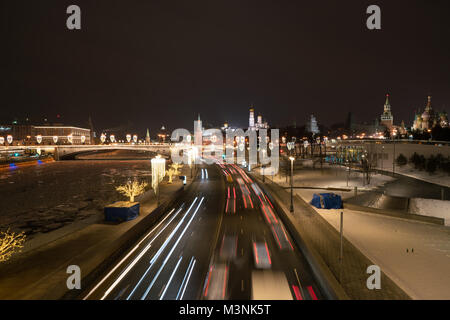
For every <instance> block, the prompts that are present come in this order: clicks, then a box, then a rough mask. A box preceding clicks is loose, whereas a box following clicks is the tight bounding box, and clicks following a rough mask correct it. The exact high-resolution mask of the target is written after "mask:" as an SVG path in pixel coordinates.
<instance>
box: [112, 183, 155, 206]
mask: <svg viewBox="0 0 450 320" xmlns="http://www.w3.org/2000/svg"><path fill="white" fill-rule="evenodd" d="M147 185H148V183H147V182H142V183H139V182H137V181H133V182H131V181H128V182H127V184H124V185H122V186H119V187H117V188H116V190H117V191H119V192H120V193H122V194H123V195H124V196H127V197H129V198H130V200H129V201H130V202H134V197H137V196H139V195H141V194H142V193H144V191H145V187H147Z"/></svg>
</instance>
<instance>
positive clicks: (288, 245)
mask: <svg viewBox="0 0 450 320" xmlns="http://www.w3.org/2000/svg"><path fill="white" fill-rule="evenodd" d="M220 169H221V172H222V174H223V175H224V177H225V181H226V184H227V185H226V188H225V195H224V197H225V198H226V199H225V203H226V205H225V207H226V208H225V211H224V218H223V221H222V226H221V230H220V234H219V242H218V243H217V246H216V248H215V250H214V256H213V260H214V261H213V263H212V265H221V264H222V265H223V264H225V265H226V267H227V270H228V282H227V287H226V290H224V292H225V294H224V295H223V298H224V299H243V300H250V299H252V290H251V273H252V271H253V270H257V269H258V268H257V267H256V262H255V260H256V258H255V253H254V252H255V249H254V247H255V244H258V243H261V244H264V243H265V244H267V247H266V248H267V251H268V252H269V256H270V264H271V266H270V267H269V269H270V270H272V271H275V272H277V273H283V274H284V275H285V276H286V278H287V281H288V283H289V287H290V290H291V295H292V299H295V300H309V299H312V300H315V299H322V297H323V295H322V294H321V292H320V290H319V287H318V286H317V284H316V283H315V281H314V279H313V278H312V276H311V271H310V269H309V266H308V265H307V262H306V260H305V259H304V257H303V255H302V254H301V252H300V251H299V250H298V249H297V247H296V245H295V243H294V242H293V241H292V239H291V237H290V236H289V234H288V232H287V230H286V229H285V227H284V225H283V223H282V222H281V221H280V218H279V216H278V214H277V212H276V210H275V208H274V207H273V204H272V203H271V202H270V200H269V198H268V197H267V195H266V194H264V192H263V191H262V189H261V188H260V187H259V186H258V184H256V183H255V182H254V181H253V180H252V179H251V178H250V177H249V176H248V175H247V174H246V173H245V170H244V169H242V168H241V167H239V166H237V165H224V164H221V165H220ZM227 202H228V208H227ZM231 239H232V240H234V246H235V249H234V250H230V249H228V250H227V248H229V247H230V246H231V244H230V243H232V242H233V241H231ZM263 248H264V246H263ZM230 251H231V252H232V253H231V254H230V253H229V252H230ZM263 251H264V250H263ZM258 252H259V250H258ZM259 258H260V259H261V257H259ZM210 269H211V266H210ZM206 281H207V280H206ZM210 281H211V280H210ZM208 295H209V293H207V295H206V296H205V289H204V291H203V298H208Z"/></svg>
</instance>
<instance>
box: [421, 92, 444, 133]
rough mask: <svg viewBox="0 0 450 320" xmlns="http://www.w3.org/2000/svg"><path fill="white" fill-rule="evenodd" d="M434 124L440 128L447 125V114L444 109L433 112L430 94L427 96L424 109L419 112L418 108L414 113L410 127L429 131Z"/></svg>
mask: <svg viewBox="0 0 450 320" xmlns="http://www.w3.org/2000/svg"><path fill="white" fill-rule="evenodd" d="M436 126H440V127H441V128H447V127H448V116H447V113H446V112H445V111H443V112H435V111H434V110H433V107H432V105H431V96H428V101H427V105H426V106H425V108H424V111H423V112H422V113H421V112H420V110H419V111H418V112H416V114H415V115H414V122H413V126H412V129H413V130H416V131H421V132H423V131H429V130H431V129H433V128H434V127H436Z"/></svg>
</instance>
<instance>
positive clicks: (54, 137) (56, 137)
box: [53, 136, 58, 144]
mask: <svg viewBox="0 0 450 320" xmlns="http://www.w3.org/2000/svg"><path fill="white" fill-rule="evenodd" d="M53 142H54V143H55V144H56V143H57V142H58V136H53Z"/></svg>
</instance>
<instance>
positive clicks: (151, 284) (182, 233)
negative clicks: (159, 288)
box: [141, 197, 205, 300]
mask: <svg viewBox="0 0 450 320" xmlns="http://www.w3.org/2000/svg"><path fill="white" fill-rule="evenodd" d="M196 199H197V198H196ZM204 199H205V197H202V199H201V200H200V203H199V204H198V206H197V208H196V209H195V211H194V213H193V214H192V217H191V219H190V220H189V222H188V223H187V224H186V226H185V227H184V229H183V231H182V232H181V234H180V236H179V237H178V240H177V241H176V242H175V244H174V245H173V247H172V250H170V252H169V254H168V255H167V257H166V259H165V260H164V261H163V264H162V266H161V267H160V268H159V270H158V272H157V273H156V275H155V277H154V278H153V281H152V282H151V283H150V285H149V286H148V288H147V290H146V291H145V292H144V294H143V295H142V297H141V300H144V299H145V298H146V297H147V295H148V293H149V292H150V290H151V288H152V287H153V285H154V284H155V282H156V280H157V279H158V276H159V275H160V273H161V271H162V270H163V269H164V266H165V265H166V263H167V261H168V260H169V259H170V256H171V255H172V253H173V251H174V250H175V248H176V247H177V245H178V243H179V242H180V240H181V238H183V235H184V233H185V232H186V230H187V228H189V225H190V224H191V222H192V220H194V217H195V215H196V214H197V212H198V209H199V208H200V206H201V205H202V202H203V200H204ZM186 215H187V214H186Z"/></svg>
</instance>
